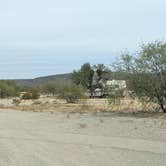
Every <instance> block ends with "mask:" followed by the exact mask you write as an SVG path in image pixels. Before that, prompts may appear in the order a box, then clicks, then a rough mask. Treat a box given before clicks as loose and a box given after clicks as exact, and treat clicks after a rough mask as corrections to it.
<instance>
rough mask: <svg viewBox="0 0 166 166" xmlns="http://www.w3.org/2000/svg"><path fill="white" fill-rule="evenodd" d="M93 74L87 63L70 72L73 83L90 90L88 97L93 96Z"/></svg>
mask: <svg viewBox="0 0 166 166" xmlns="http://www.w3.org/2000/svg"><path fill="white" fill-rule="evenodd" d="M93 76H94V70H93V68H92V66H91V65H90V64H89V63H85V64H83V65H82V67H81V69H80V70H78V71H74V72H73V74H72V80H73V82H74V83H75V84H77V85H81V86H83V87H84V88H86V89H88V90H89V92H90V97H92V96H93V92H94V90H95V89H94V86H93Z"/></svg>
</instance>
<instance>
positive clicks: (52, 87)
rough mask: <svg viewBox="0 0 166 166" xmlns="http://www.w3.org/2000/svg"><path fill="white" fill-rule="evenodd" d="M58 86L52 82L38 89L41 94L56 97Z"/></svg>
mask: <svg viewBox="0 0 166 166" xmlns="http://www.w3.org/2000/svg"><path fill="white" fill-rule="evenodd" d="M59 86H60V85H59V84H57V83H54V82H50V83H47V84H45V85H43V86H42V87H41V88H40V89H41V92H42V93H45V94H48V95H52V96H56V95H57V93H58V91H59V88H60V87H59Z"/></svg>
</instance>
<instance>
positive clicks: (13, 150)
mask: <svg viewBox="0 0 166 166" xmlns="http://www.w3.org/2000/svg"><path fill="white" fill-rule="evenodd" d="M165 118H166V116H165V115H163V114H159V113H158V114H149V113H148V114H142V113H141V114H139V113H138V114H135V115H134V116H133V115H131V114H123V113H119V114H118V113H111V112H105V113H101V112H99V113H97V112H96V113H94V112H93V113H90V112H89V113H67V112H54V113H50V112H32V111H15V110H7V109H6V110H5V109H3V110H0V126H1V127H0V128H1V130H0V165H3V166H8V165H12V166H22V165H27V166H28V165H31V166H37V165H38V166H55V165H59V166H68V165H70V166H76V165H79V166H92V165H98V166H110V165H123V166H130V165H131V166H133V165H134V166H140V165H145V166H156V165H161V166H165V162H166V150H165V149H166V143H165V139H166V121H165Z"/></svg>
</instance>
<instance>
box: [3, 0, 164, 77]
mask: <svg viewBox="0 0 166 166" xmlns="http://www.w3.org/2000/svg"><path fill="white" fill-rule="evenodd" d="M165 7H166V1H165V0H116V1H115V0H5V1H2V0H1V1H0V22H1V26H0V79H2V78H3V79H4V78H33V77H37V76H42V75H51V74H57V73H65V72H71V71H72V70H73V69H77V68H79V66H80V65H81V64H82V63H84V62H91V63H105V64H110V63H111V62H112V61H113V59H115V58H116V56H118V55H119V53H120V52H121V51H123V50H124V49H126V48H127V49H128V50H130V51H134V50H136V48H137V47H138V46H139V44H140V43H142V42H148V41H153V40H156V39H162V40H165V35H166V22H165V18H166V10H165Z"/></svg>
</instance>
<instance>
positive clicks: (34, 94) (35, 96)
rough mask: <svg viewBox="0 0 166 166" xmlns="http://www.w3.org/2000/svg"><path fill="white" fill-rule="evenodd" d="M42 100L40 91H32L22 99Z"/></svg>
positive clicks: (26, 93)
mask: <svg viewBox="0 0 166 166" xmlns="http://www.w3.org/2000/svg"><path fill="white" fill-rule="evenodd" d="M39 98H40V94H39V91H38V89H31V90H30V91H29V92H25V93H24V94H23V95H22V97H21V99H23V100H30V99H39Z"/></svg>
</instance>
